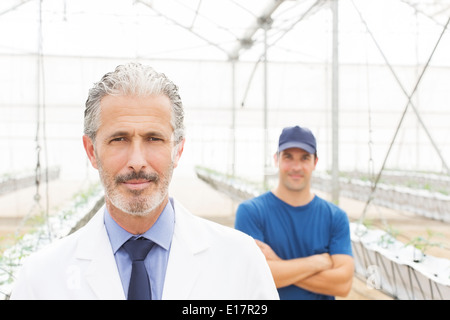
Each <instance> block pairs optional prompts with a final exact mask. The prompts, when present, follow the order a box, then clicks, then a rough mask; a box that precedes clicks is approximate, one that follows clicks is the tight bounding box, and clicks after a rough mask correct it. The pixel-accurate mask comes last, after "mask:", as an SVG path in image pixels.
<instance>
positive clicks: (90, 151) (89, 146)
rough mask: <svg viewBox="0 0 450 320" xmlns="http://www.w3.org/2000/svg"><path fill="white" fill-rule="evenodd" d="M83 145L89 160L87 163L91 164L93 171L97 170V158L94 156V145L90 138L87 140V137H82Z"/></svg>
mask: <svg viewBox="0 0 450 320" xmlns="http://www.w3.org/2000/svg"><path fill="white" fill-rule="evenodd" d="M83 145H84V150H86V154H87V156H88V158H89V161H90V162H91V165H92V166H93V167H94V168H95V169H98V167H97V158H96V156H95V150H94V143H93V142H92V140H91V138H89V137H88V136H87V135H84V136H83Z"/></svg>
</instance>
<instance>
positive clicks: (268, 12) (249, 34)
mask: <svg viewBox="0 0 450 320" xmlns="http://www.w3.org/2000/svg"><path fill="white" fill-rule="evenodd" d="M284 1H285V0H273V1H271V2H270V3H269V5H268V6H267V7H266V8H265V9H264V10H263V12H262V14H261V15H260V16H259V17H258V19H256V21H254V22H253V24H252V25H251V26H250V27H249V28H248V29H247V30H246V32H245V33H244V35H243V36H242V37H241V39H240V41H239V44H238V45H237V46H236V47H235V48H234V49H233V50H232V51H231V52H230V54H229V57H230V59H238V58H239V52H240V51H241V49H246V48H250V47H251V46H252V45H253V36H254V35H255V33H256V32H257V31H258V30H259V29H260V28H261V27H263V26H264V25H265V24H266V22H267V21H271V16H272V14H273V13H274V12H275V10H277V8H278V7H279V6H280V5H281V4H282V3H283V2H284Z"/></svg>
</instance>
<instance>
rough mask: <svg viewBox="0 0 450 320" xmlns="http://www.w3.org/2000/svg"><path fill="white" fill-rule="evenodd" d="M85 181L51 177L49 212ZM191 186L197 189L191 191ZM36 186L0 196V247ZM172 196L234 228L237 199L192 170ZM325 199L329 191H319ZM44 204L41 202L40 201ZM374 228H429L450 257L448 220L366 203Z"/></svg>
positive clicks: (417, 232)
mask: <svg viewBox="0 0 450 320" xmlns="http://www.w3.org/2000/svg"><path fill="white" fill-rule="evenodd" d="M85 185H86V182H73V181H54V182H51V183H50V185H49V188H48V190H49V195H50V196H49V198H48V204H49V205H48V206H49V208H51V210H50V212H51V214H52V213H53V212H56V211H57V210H58V208H61V207H62V206H64V204H66V203H67V202H68V201H70V200H71V199H72V197H73V194H74V193H76V192H78V191H79V190H81V189H83V187H84V186H85ZM192 190H195V192H192ZM34 193H35V190H34V188H27V189H24V190H21V191H16V192H14V193H11V194H7V195H3V196H0V208H1V210H0V251H1V249H2V248H5V247H7V246H8V245H10V244H11V243H12V242H14V239H16V238H17V236H19V235H20V234H22V233H24V232H26V231H27V230H28V228H29V227H28V226H27V225H22V223H23V218H24V217H26V216H27V215H28V216H30V217H33V216H36V215H38V214H39V210H38V209H39V208H36V203H35V201H34V200H33V197H34ZM170 194H171V196H173V197H175V198H177V199H178V201H180V202H181V203H182V204H183V205H184V206H185V207H186V208H188V209H189V210H190V211H191V212H193V213H195V214H197V215H199V216H202V217H205V218H207V219H210V220H213V221H216V222H219V223H222V224H224V225H227V226H230V227H232V226H233V225H234V214H235V211H236V208H237V205H238V203H237V202H235V201H233V200H232V199H230V198H229V197H227V196H226V195H224V194H222V193H220V192H218V191H216V190H214V189H213V188H211V187H210V186H209V185H207V184H206V183H205V182H203V181H201V180H200V179H198V178H197V177H196V176H195V174H194V173H193V172H189V173H186V172H182V174H178V175H177V173H176V172H175V174H174V177H173V180H172V184H171V188H170ZM317 194H318V195H320V196H322V197H324V198H327V197H328V195H326V194H322V193H320V192H317ZM41 204H42V201H41ZM339 205H340V206H341V207H342V208H343V209H344V210H345V211H346V212H347V214H348V215H349V218H350V220H351V221H357V220H358V219H360V217H361V215H362V211H363V209H364V203H362V202H360V201H355V200H352V199H346V198H341V199H340V204H339ZM365 220H366V221H369V222H370V224H371V225H372V226H373V227H378V228H391V229H394V230H396V231H397V232H398V236H397V239H398V240H400V241H403V242H405V243H406V242H408V241H409V240H410V239H412V238H414V237H416V236H424V237H425V236H427V231H428V230H432V232H433V234H434V236H433V239H432V240H433V241H436V242H438V243H439V245H440V246H436V247H432V248H430V249H428V250H427V252H426V253H427V254H429V255H434V256H438V257H443V258H447V259H450V228H449V224H448V223H444V222H441V221H435V220H430V219H427V218H423V217H420V216H416V215H413V214H410V213H407V212H399V211H394V210H390V209H387V208H382V207H377V206H370V207H369V210H368V211H367V213H366V215H365ZM339 299H343V300H390V299H392V298H391V297H389V296H387V295H385V294H383V293H382V292H380V291H378V290H376V289H372V288H371V287H369V286H366V283H365V281H364V279H359V278H357V277H355V278H354V281H353V289H352V291H351V293H350V294H349V295H348V296H347V297H345V298H339Z"/></svg>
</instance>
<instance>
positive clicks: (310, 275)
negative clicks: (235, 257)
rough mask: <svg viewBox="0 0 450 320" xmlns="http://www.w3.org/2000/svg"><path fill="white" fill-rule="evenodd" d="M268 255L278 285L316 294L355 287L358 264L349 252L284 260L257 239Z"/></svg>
mask: <svg viewBox="0 0 450 320" xmlns="http://www.w3.org/2000/svg"><path fill="white" fill-rule="evenodd" d="M255 241H256V243H257V245H258V247H259V248H260V249H261V251H262V252H263V254H264V256H265V257H266V260H267V263H268V264H269V267H270V270H271V271H272V276H273V278H274V281H275V285H276V286H277V288H281V287H285V286H288V285H296V286H298V287H301V288H303V289H306V290H309V291H313V292H316V293H321V294H327V295H333V296H346V295H348V293H349V292H350V290H351V287H352V280H353V271H354V264H353V258H352V257H351V256H349V255H346V254H335V255H331V256H330V255H329V254H328V253H323V254H317V255H312V256H309V257H304V258H295V259H289V260H283V259H281V258H280V257H279V256H278V255H277V254H276V253H275V252H274V251H273V250H272V248H271V247H270V246H269V245H267V244H266V243H264V242H261V241H259V240H255Z"/></svg>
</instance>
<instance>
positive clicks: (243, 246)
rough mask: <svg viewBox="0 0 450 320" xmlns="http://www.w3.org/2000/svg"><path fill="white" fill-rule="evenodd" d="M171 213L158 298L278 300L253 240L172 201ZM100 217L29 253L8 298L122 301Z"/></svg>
mask: <svg viewBox="0 0 450 320" xmlns="http://www.w3.org/2000/svg"><path fill="white" fill-rule="evenodd" d="M174 209H175V229H174V235H173V240H172V245H171V250H170V255H169V261H168V266H167V271H166V278H165V283H164V289H163V295H162V298H163V299H167V300H175V299H186V300H188V299H189V300H191V299H192V300H193V299H221V300H222V299H223V300H229V299H278V292H277V290H276V287H275V284H274V281H273V278H272V275H271V272H270V269H269V267H268V265H267V263H266V261H265V258H264V256H263V254H262V253H261V251H260V250H259V248H258V247H257V246H256V244H255V242H254V241H253V239H252V238H250V237H249V236H247V235H245V234H243V233H241V232H239V231H237V230H234V229H232V228H228V227H225V226H222V225H219V224H217V223H213V222H211V221H208V220H205V219H202V218H199V217H196V216H194V215H192V214H191V213H189V212H188V211H187V210H186V209H185V208H183V207H182V206H181V205H180V204H179V203H177V202H176V201H174ZM103 215H104V208H102V209H100V210H99V212H97V214H96V215H95V216H94V217H93V218H92V219H91V221H89V222H88V224H87V225H86V226H85V227H83V228H81V229H80V230H78V231H77V232H75V233H73V234H72V235H70V236H67V237H65V238H63V239H60V240H57V241H55V242H53V243H52V244H51V245H49V246H48V247H46V248H45V249H42V250H40V251H39V252H37V253H34V254H32V255H31V256H30V257H29V258H28V259H27V261H26V262H25V264H24V265H23V267H22V269H21V271H20V273H19V276H18V279H17V280H16V282H15V286H14V288H13V291H12V295H11V299H125V295H124V291H123V287H122V283H121V280H120V277H119V272H118V269H117V266H116V262H115V259H114V255H113V252H112V249H111V244H110V242H109V239H108V235H107V232H106V229H105V225H104V223H103Z"/></svg>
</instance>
